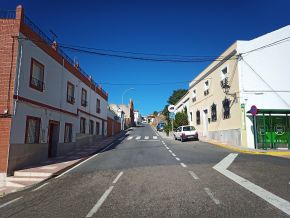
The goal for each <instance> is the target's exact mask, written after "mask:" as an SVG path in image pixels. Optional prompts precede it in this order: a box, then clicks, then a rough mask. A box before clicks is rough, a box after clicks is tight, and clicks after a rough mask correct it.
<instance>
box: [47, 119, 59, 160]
mask: <svg viewBox="0 0 290 218" xmlns="http://www.w3.org/2000/svg"><path fill="white" fill-rule="evenodd" d="M58 140H59V122H58V121H54V120H50V121H49V127H48V157H49V158H50V157H56V155H57V145H58Z"/></svg>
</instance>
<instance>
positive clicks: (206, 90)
mask: <svg viewBox="0 0 290 218" xmlns="http://www.w3.org/2000/svg"><path fill="white" fill-rule="evenodd" d="M203 93H204V95H205V96H206V95H208V94H209V81H208V80H207V81H205V82H204V92H203Z"/></svg>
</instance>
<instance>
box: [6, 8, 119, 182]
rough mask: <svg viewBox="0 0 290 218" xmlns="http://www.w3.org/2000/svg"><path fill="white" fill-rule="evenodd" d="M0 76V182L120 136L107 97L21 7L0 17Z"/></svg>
mask: <svg viewBox="0 0 290 218" xmlns="http://www.w3.org/2000/svg"><path fill="white" fill-rule="evenodd" d="M0 77H1V80H0V129H1V131H0V181H3V178H5V177H6V175H7V174H8V175H9V174H12V173H13V171H14V170H16V169H19V168H22V167H25V166H28V165H31V164H36V163H39V162H41V161H44V160H46V159H47V158H49V157H54V156H58V155H62V154H64V153H67V152H69V151H71V150H72V149H75V148H76V147H78V146H81V145H83V144H88V143H93V142H94V139H96V137H102V136H107V135H112V134H114V133H117V132H118V131H120V128H118V126H120V121H119V120H118V119H114V115H112V114H111V113H110V112H108V108H107V105H108V94H107V93H106V92H105V91H104V90H103V89H102V88H101V87H100V86H99V85H98V84H96V83H95V82H94V81H93V79H92V77H91V76H89V75H87V74H86V73H85V72H84V71H83V70H82V69H81V68H80V67H79V64H78V63H75V62H74V61H73V60H71V59H70V58H69V57H68V56H67V55H66V54H65V53H64V52H63V51H62V50H61V49H60V48H58V46H57V43H56V42H54V41H52V40H51V39H50V38H49V37H47V36H46V35H45V34H44V33H43V32H42V31H41V30H40V29H39V28H38V27H37V26H36V25H35V24H34V23H33V22H32V21H31V20H30V19H29V18H28V17H27V16H25V15H24V10H23V8H22V7H21V6H18V7H17V8H16V11H6V12H2V13H0ZM112 116H113V118H112ZM112 126H113V127H112ZM108 128H110V129H109V130H108ZM112 128H114V129H112Z"/></svg>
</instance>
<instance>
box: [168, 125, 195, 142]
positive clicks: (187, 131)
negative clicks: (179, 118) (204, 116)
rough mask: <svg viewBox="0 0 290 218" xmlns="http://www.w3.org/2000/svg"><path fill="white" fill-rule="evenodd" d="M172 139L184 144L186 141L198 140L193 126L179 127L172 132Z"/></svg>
mask: <svg viewBox="0 0 290 218" xmlns="http://www.w3.org/2000/svg"><path fill="white" fill-rule="evenodd" d="M173 137H174V139H175V140H180V141H181V142H184V141H185V140H188V139H195V140H198V133H197V131H196V129H195V128H194V127H193V126H179V127H178V128H177V129H176V130H175V131H174V132H173Z"/></svg>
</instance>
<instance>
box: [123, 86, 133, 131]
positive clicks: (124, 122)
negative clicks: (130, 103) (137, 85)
mask: <svg viewBox="0 0 290 218" xmlns="http://www.w3.org/2000/svg"><path fill="white" fill-rule="evenodd" d="M130 90H134V88H129V89H126V90H125V91H124V92H123V94H122V104H124V95H125V94H126V92H128V91H130ZM124 124H125V114H124V111H122V110H121V128H122V130H124V127H125V125H124Z"/></svg>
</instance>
